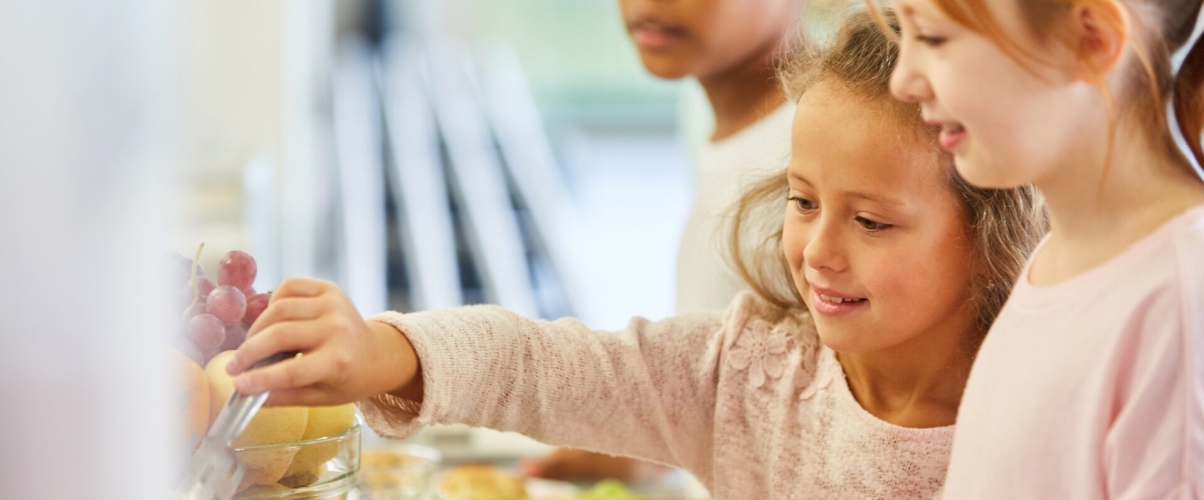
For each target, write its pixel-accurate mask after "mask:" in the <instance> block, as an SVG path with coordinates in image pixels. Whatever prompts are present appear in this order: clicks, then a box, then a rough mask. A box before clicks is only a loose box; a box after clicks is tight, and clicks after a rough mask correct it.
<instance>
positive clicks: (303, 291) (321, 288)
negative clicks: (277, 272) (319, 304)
mask: <svg viewBox="0 0 1204 500" xmlns="http://www.w3.org/2000/svg"><path fill="white" fill-rule="evenodd" d="M332 285H333V284H332V283H330V282H329V281H322V280H316V279H311V278H289V279H286V280H284V281H282V282H280V286H278V287H276V289H275V290H273V291H272V299H271V301H269V302H268V303H269V304H275V303H276V301H277V300H280V299H287V298H293V297H317V296H319V295H322V294H323V293H325V292H326V291H327V290H329V289H330V287H331V286H332Z"/></svg>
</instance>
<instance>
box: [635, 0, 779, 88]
mask: <svg viewBox="0 0 1204 500" xmlns="http://www.w3.org/2000/svg"><path fill="white" fill-rule="evenodd" d="M619 7H620V9H621V10H622V11H623V22H624V23H625V24H626V25H627V31H628V32H629V33H630V34H631V38H632V40H633V41H635V45H636V48H637V49H638V50H639V53H640V59H641V60H642V61H643V63H644V67H646V68H648V71H649V72H651V73H652V74H654V75H656V76H659V77H661V78H681V77H684V76H689V75H692V76H696V77H700V78H709V77H713V76H716V75H718V74H721V73H722V72H724V71H728V70H730V69H732V68H734V67H736V66H739V65H740V64H741V63H744V62H746V61H748V60H750V59H752V58H754V57H755V56H758V55H760V54H765V55H768V54H771V53H772V52H773V51H774V49H775V48H776V47H777V45H778V43H779V42H780V41H781V40H782V39H783V38H784V37H785V36H786V35H787V34H788V33H789V30H790V29H791V28H793V27H794V25H795V22H796V21H797V20H798V19H799V17H800V12H801V2H800V0H755V1H754V0H619Z"/></svg>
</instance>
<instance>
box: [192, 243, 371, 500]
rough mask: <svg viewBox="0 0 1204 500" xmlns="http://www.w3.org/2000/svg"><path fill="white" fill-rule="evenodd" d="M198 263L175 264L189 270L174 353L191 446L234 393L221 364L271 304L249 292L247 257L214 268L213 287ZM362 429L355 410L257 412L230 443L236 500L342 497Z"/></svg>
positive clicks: (252, 269) (235, 255)
mask: <svg viewBox="0 0 1204 500" xmlns="http://www.w3.org/2000/svg"><path fill="white" fill-rule="evenodd" d="M199 256H200V249H198V250H197V255H196V257H194V258H193V259H191V260H189V259H185V258H184V257H182V256H179V257H176V259H177V260H183V262H182V265H183V266H186V268H187V270H188V271H187V273H186V276H187V282H186V284H185V285H184V290H185V291H184V292H183V293H181V305H182V306H184V312H183V314H182V315H181V319H180V335H178V337H177V339H176V340H177V341H176V343H175V346H174V347H175V349H176V351H177V353H176V354H175V356H176V358H177V360H178V363H179V365H180V366H181V367H182V371H183V373H184V377H183V382H184V383H183V384H182V385H181V386H180V388H181V392H182V394H181V397H180V398H179V401H180V403H179V404H180V409H181V410H182V412H183V414H184V417H185V431H184V432H185V435H186V436H187V441H188V442H189V443H190V444H192V445H193V446H194V447H195V445H196V444H197V443H199V442H200V439H201V437H203V436H204V435H205V433H206V432H208V428H209V426H210V425H212V424H213V421H214V419H216V417H217V415H218V413H220V412H221V410H222V407H223V406H225V404H226V401H227V400H229V399H230V395H231V394H232V393H233V392H234V379H233V378H232V377H230V375H228V374H227V373H226V365H227V364H228V363H229V362H230V359H231V358H232V357H233V356H234V351H235V350H236V349H238V347H239V345H241V344H242V342H243V341H244V340H245V339H246V334H247V330H248V329H249V328H250V326H251V325H252V324H253V323H254V322H255V320H256V319H257V318H258V317H259V315H260V314H261V313H262V312H263V310H264V309H266V308H267V304H268V301H269V300H270V299H271V295H270V293H263V294H261V293H256V292H255V290H254V288H252V284H253V283H254V281H255V275H256V263H255V259H254V258H252V257H251V256H250V255H249V254H247V253H246V252H240V251H234V252H230V253H228V254H226V255H225V257H223V258H222V259H221V261H219V263H218V268H217V282H216V283H215V282H213V281H212V280H210V279H209V278H208V277H206V276H205V273H204V270H203V269H202V268H201V267H200V265H199V264H197V263H196V260H197V258H199ZM360 428H361V426H360V423H359V417H358V415H357V414H356V409H355V405H354V404H346V405H341V406H329V407H271V408H262V409H261V410H260V411H259V412H257V413H256V414H255V417H254V418H253V419H252V420H251V422H250V423H249V424H248V425H247V427H246V429H245V430H243V432H242V434H240V435H239V436H238V438H236V439H235V440H234V442H233V443H232V445H233V447H234V454H235V456H236V457H237V458H238V461H239V462H240V463H241V465H242V466H243V468H244V471H245V474H244V476H243V480H242V483H241V484H240V485H239V488H238V491H239V493H238V494H237V495H236V496H235V498H239V499H256V500H266V499H302V498H305V499H339V498H346V496H347V495H348V494H349V492H351V491H352V490H353V489H354V487H355V485H356V483H357V482H358V473H359V467H360Z"/></svg>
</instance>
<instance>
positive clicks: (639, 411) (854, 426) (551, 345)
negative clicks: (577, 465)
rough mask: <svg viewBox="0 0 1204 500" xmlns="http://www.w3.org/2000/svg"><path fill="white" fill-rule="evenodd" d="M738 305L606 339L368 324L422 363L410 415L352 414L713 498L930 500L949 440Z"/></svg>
mask: <svg viewBox="0 0 1204 500" xmlns="http://www.w3.org/2000/svg"><path fill="white" fill-rule="evenodd" d="M767 311H768V306H767V305H766V304H765V303H763V302H762V301H761V300H760V299H758V298H756V297H755V296H754V295H752V294H751V293H744V294H741V295H740V296H738V297H737V298H736V299H735V300H734V301H733V303H732V305H731V306H730V307H729V309H728V310H727V312H726V313H725V314H723V315H722V317H721V316H720V315H718V314H709V315H707V314H703V315H692V316H681V317H676V318H670V319H666V320H664V321H658V322H650V321H648V320H645V319H641V318H636V319H633V320H632V321H631V323H630V324H629V325H628V326H627V328H626V329H625V330H623V331H620V332H615V333H609V332H599V331H594V330H590V329H589V328H587V327H586V326H585V325H582V324H581V323H580V322H579V321H577V320H574V319H561V320H557V321H538V320H531V319H527V318H523V317H520V316H518V315H516V314H514V313H511V312H509V311H506V310H504V309H501V308H498V307H494V306H473V307H465V308H460V309H454V310H444V311H433V312H423V313H414V314H399V313H393V312H389V313H383V314H380V315H377V316H374V317H373V318H371V319H372V320H374V321H382V322H385V323H388V324H390V325H393V326H394V327H396V328H397V329H398V330H400V331H401V332H403V333H404V334H405V335H406V337H407V338H408V339H409V340H410V342H411V343H412V344H413V345H414V349H415V350H416V351H417V353H418V357H419V359H420V361H421V363H422V371H423V380H424V383H425V400H424V401H423V405H422V411H421V414H419V415H418V416H417V417H416V418H415V417H414V415H411V414H407V413H405V412H403V411H399V410H398V409H397V408H396V407H394V406H392V405H390V404H389V403H390V402H389V401H388V400H387V399H380V398H373V399H370V400H367V401H364V402H361V403H360V408H361V410H362V411H363V413H364V416H365V418H366V419H367V421H368V424H369V425H370V426H371V427H372V428H373V429H375V430H376V431H377V432H379V433H380V434H381V435H384V436H388V437H397V438H401V437H406V436H408V435H411V434H413V433H414V432H416V431H417V430H418V429H419V428H420V427H421V426H424V425H429V424H436V423H464V424H468V425H473V426H481V427H489V428H493V429H498V430H503V431H513V432H518V433H522V434H525V435H527V436H530V437H532V438H535V439H538V440H540V441H544V442H546V443H550V444H557V445H565V446H574V447H579V448H585V449H589V450H595V451H602V452H606V453H610V454H615V455H627V456H634V457H639V458H644V459H648V460H653V461H657V462H662V463H665V464H670V465H675V466H679V467H683V468H685V469H687V470H689V471H690V472H693V473H694V474H695V475H697V476H698V478H699V479H700V480H702V482H703V483H704V484H705V485H706V486H707V487H708V488H709V489H710V490H711V492H712V495H713V496H714V497H715V498H716V499H758V500H760V499H774V498H782V499H785V498H791V499H797V498H816V499H839V498H849V499H867V498H884V499H885V498H889V499H908V498H924V499H928V498H933V497H934V496H936V495H937V493H938V492H939V490H940V488H941V485H942V483H943V481H944V478H945V470H946V467H947V465H948V459H949V450H950V446H951V444H952V436H953V427H952V426H949V427H940V428H932V429H911V428H904V427H899V426H896V425H893V424H890V423H887V422H884V421H882V420H879V419H877V418H875V417H874V416H873V415H871V414H870V413H868V412H866V411H865V410H864V409H863V408H862V407H861V406H860V405H859V404H858V403H857V401H856V400H855V399H854V398H853V395H852V393H851V392H850V391H849V388H848V385H847V383H846V381H845V377H844V373H843V371H842V370H841V367H840V364H839V362H838V361H837V360H836V356H835V354H834V353H833V351H832V350H831V349H829V348H827V347H824V346H823V345H822V344H821V343H820V342H819V338H818V337H817V335H816V333H815V330H814V327H813V326H812V325H811V322H810V318H809V317H804V318H787V319H784V320H781V321H777V322H771V321H769V320H768V319H767V318H768V315H767Z"/></svg>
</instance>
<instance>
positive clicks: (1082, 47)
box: [1068, 0, 1133, 82]
mask: <svg viewBox="0 0 1204 500" xmlns="http://www.w3.org/2000/svg"><path fill="white" fill-rule="evenodd" d="M1070 16H1071V18H1070V19H1069V20H1068V21H1069V22H1070V26H1069V28H1070V35H1071V36H1072V37H1073V38H1072V40H1074V41H1075V46H1076V47H1077V50H1076V54H1075V57H1076V60H1077V61H1076V62H1077V66H1078V71H1079V77H1080V78H1082V79H1084V80H1087V81H1094V82H1098V81H1101V80H1103V78H1104V76H1105V75H1107V74H1108V72H1109V71H1111V70H1112V69H1113V68H1115V67H1116V66H1117V65H1118V64H1120V62H1121V58H1122V57H1123V56H1124V53H1125V47H1126V46H1127V45H1128V44H1129V42H1130V41H1131V40H1130V37H1131V36H1132V33H1133V32H1132V22H1131V21H1132V20H1131V19H1130V17H1129V11H1128V10H1127V9H1125V7H1124V5H1122V4H1121V2H1120V1H1119V0H1095V1H1090V0H1089V1H1081V2H1077V5H1075V7H1074V8H1073V9H1072V10H1071V14H1070Z"/></svg>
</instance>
